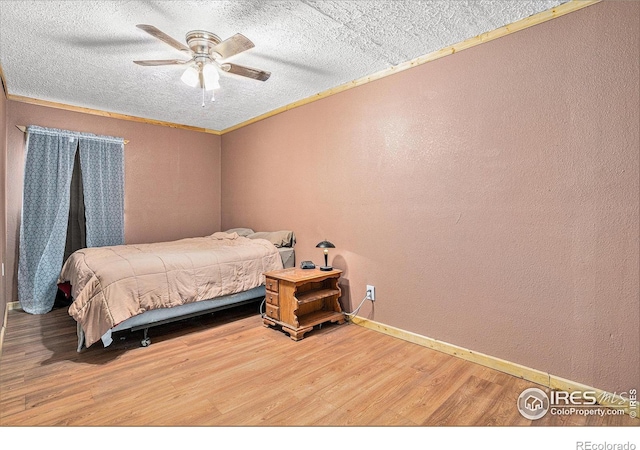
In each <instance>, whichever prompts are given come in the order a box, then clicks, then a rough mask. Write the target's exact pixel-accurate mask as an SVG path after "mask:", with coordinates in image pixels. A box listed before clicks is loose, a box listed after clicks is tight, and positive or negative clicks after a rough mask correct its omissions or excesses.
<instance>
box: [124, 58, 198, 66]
mask: <svg viewBox="0 0 640 450" xmlns="http://www.w3.org/2000/svg"><path fill="white" fill-rule="evenodd" d="M191 61H193V60H191V59H187V60H184V61H182V60H180V59H147V60H145V61H134V63H136V64H137V65H139V66H171V65H181V64H187V63H190V62H191Z"/></svg>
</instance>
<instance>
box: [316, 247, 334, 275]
mask: <svg viewBox="0 0 640 450" xmlns="http://www.w3.org/2000/svg"><path fill="white" fill-rule="evenodd" d="M316 248H323V249H324V252H323V253H324V266H321V267H320V270H331V269H333V267H331V266H330V265H329V250H327V249H329V248H336V246H335V245H333V244H332V243H331V242H329V241H326V240H325V241H322V242H319V243H318V245H316Z"/></svg>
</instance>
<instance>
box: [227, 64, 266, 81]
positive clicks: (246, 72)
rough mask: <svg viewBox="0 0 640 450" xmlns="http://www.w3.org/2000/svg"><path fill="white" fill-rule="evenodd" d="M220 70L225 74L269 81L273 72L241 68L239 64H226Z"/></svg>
mask: <svg viewBox="0 0 640 450" xmlns="http://www.w3.org/2000/svg"><path fill="white" fill-rule="evenodd" d="M220 68H221V69H222V70H224V71H225V72H229V73H233V74H235V75H240V76H243V77H247V78H253V79H254V80H260V81H267V80H268V79H269V77H270V76H271V72H265V71H264V70H257V69H252V68H251V67H245V66H239V65H238V64H231V63H224V64H221V65H220Z"/></svg>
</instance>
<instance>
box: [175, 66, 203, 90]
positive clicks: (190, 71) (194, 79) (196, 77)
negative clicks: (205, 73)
mask: <svg viewBox="0 0 640 450" xmlns="http://www.w3.org/2000/svg"><path fill="white" fill-rule="evenodd" d="M180 79H181V80H182V82H183V83H184V84H186V85H188V86H191V87H196V86H197V84H198V81H200V73H199V72H198V69H196V68H195V67H193V66H189V67H187V70H185V71H184V73H183V74H182V76H181V77H180Z"/></svg>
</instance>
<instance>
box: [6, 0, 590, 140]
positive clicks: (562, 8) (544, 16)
mask: <svg viewBox="0 0 640 450" xmlns="http://www.w3.org/2000/svg"><path fill="white" fill-rule="evenodd" d="M601 1H602V0H570V1H568V2H566V3H563V4H561V5H558V6H556V7H555V8H552V9H549V10H547V11H542V12H540V13H537V14H534V15H532V16H529V17H526V18H524V19H521V20H518V21H517V22H513V23H511V24H509V25H505V26H503V27H500V28H497V29H495V30H492V31H488V32H486V33H482V34H479V35H478V36H475V37H472V38H469V39H466V40H464V41H462V42H459V43H457V44H454V45H451V46H449V47H445V48H443V49H440V50H437V51H434V52H431V53H428V54H426V55H423V56H419V57H417V58H414V59H412V60H410V61H406V62H404V63H401V64H398V65H397V66H392V67H389V68H387V69H384V70H381V71H379V72H376V73H374V74H371V75H367V76H365V77H362V78H358V79H356V80H353V81H350V82H347V83H344V84H342V85H340V86H336V87H334V88H331V89H327V90H326V91H322V92H319V93H317V94H314V95H311V96H309V97H306V98H304V99H302V100H298V101H295V102H293V103H290V104H288V105H285V106H282V107H280V108H277V109H274V110H272V111H269V112H267V113H265V114H262V115H260V116H256V117H254V118H252V119H249V120H246V121H244V122H241V123H239V124H237V125H234V126H231V127H229V128H225V129H223V130H212V129H208V128H201V127H194V126H189V125H181V124H176V123H172V122H164V121H160V120H153V119H145V118H143V117H136V116H130V115H126V114H119V113H113V112H108V111H102V110H97V109H91V108H85V107H81V106H74V105H67V104H64V103H57V102H51V101H47V100H39V99H35V98H30V97H23V96H18V95H11V94H9V92H8V89H7V85H6V80H5V78H4V74H3V72H2V66H0V78H2V84H3V88H4V92H5V96H6V97H7V99H9V100H13V101H16V102H22V103H29V104H33V105H40V106H46V107H50V108H57V109H63V110H67V111H75V112H81V113H85V114H92V115H97V116H103V117H110V118H113V119H121V120H129V121H133V122H141V123H147V124H151V125H159V126H164V127H170V128H179V129H183V130H189V131H197V132H201V133H209V134H214V135H217V136H221V135H224V134H227V133H230V132H232V131H236V130H238V129H240V128H244V127H246V126H247V125H251V124H253V123H256V122H259V121H261V120H264V119H268V118H269V117H272V116H275V115H277V114H280V113H283V112H286V111H290V110H292V109H294V108H297V107H299V106H303V105H307V104H309V103H313V102H315V101H318V100H322V99H324V98H327V97H330V96H332V95H335V94H338V93H340V92H344V91H346V90H349V89H353V88H356V87H358V86H362V85H364V84H368V83H371V82H373V81H376V80H379V79H382V78H386V77H388V76H391V75H395V74H396V73H400V72H403V71H405V70H408V69H412V68H414V67H418V66H421V65H422V64H426V63H428V62H431V61H435V60H437V59H440V58H443V57H445V56H449V55H453V54H455V53H458V52H460V51H462V50H466V49H469V48H472V47H475V46H476V45H480V44H484V43H486V42H490V41H493V40H495V39H498V38H501V37H504V36H508V35H510V34H513V33H515V32H518V31H521V30H524V29H527V28H530V27H532V26H534V25H538V24H541V23H544V22H547V21H549V20H552V19H556V18H558V17H561V16H564V15H566V14H569V13H572V12H575V11H578V10H581V9H583V8H586V7H588V6H591V5H594V4H596V3H600V2H601Z"/></svg>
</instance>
